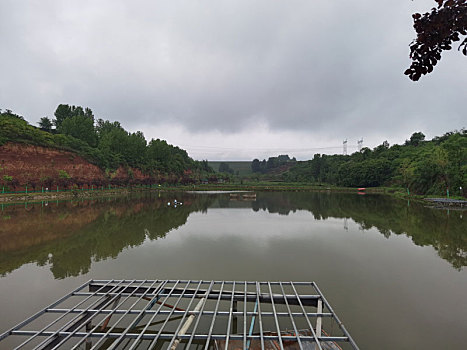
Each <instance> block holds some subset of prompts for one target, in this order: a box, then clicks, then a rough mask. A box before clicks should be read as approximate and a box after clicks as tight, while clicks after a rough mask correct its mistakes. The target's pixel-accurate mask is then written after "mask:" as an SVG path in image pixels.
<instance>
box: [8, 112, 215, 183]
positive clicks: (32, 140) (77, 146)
mask: <svg viewBox="0 0 467 350" xmlns="http://www.w3.org/2000/svg"><path fill="white" fill-rule="evenodd" d="M39 125H40V128H37V127H35V126H32V125H30V124H29V123H28V122H27V121H26V120H25V119H24V118H23V117H22V116H19V115H17V114H14V113H13V112H11V111H9V110H6V111H3V112H1V110H0V146H1V145H4V144H6V143H8V142H12V143H22V144H29V145H35V146H42V147H49V148H54V149H60V150H66V151H71V152H74V153H76V154H77V155H79V156H81V157H83V158H85V159H86V160H87V161H89V162H91V163H93V164H95V165H97V166H98V167H100V168H101V169H102V170H103V171H105V172H106V173H109V172H112V171H115V170H117V169H118V168H119V167H122V166H123V167H127V168H130V169H131V168H133V169H139V170H141V171H142V172H143V173H145V174H148V175H150V176H153V175H155V174H158V175H178V176H182V175H183V176H185V177H186V176H190V177H192V178H194V177H196V178H199V177H202V176H205V175H206V173H211V172H212V169H211V168H210V167H209V166H208V164H207V161H202V162H199V161H195V160H193V159H192V158H190V157H189V156H188V154H187V152H186V151H185V150H183V149H180V148H179V147H176V146H172V145H170V144H168V143H167V142H166V141H164V140H160V139H156V140H154V139H152V140H150V141H149V142H147V141H146V139H145V138H144V135H143V133H142V132H140V131H137V132H134V133H131V132H128V131H126V130H125V129H124V128H123V127H122V126H121V125H120V123H119V122H117V121H115V122H111V121H109V120H102V119H97V120H95V118H94V115H93V113H92V111H91V110H90V109H89V108H85V109H83V108H82V107H79V106H78V107H75V106H69V105H59V106H58V107H57V109H56V111H55V118H54V119H53V120H50V119H49V118H47V117H44V118H42V119H41V121H40V123H39Z"/></svg>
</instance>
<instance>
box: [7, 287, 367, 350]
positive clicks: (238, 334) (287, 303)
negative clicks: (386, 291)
mask: <svg viewBox="0 0 467 350" xmlns="http://www.w3.org/2000/svg"><path fill="white" fill-rule="evenodd" d="M2 342H8V343H7V344H6V345H7V346H8V347H9V348H14V349H24V348H28V349H59V348H60V349H78V348H82V347H85V348H86V349H100V348H105V349H117V348H118V349H137V348H138V349H139V348H143V349H153V348H158V349H159V348H165V349H171V350H174V349H176V348H180V349H181V348H185V349H189V348H204V349H219V348H223V349H229V348H232V349H234V348H235V349H237V348H243V349H272V348H274V349H288V348H291V347H293V348H299V349H310V348H312V349H320V350H341V349H344V348H346V349H358V346H357V345H356V344H355V342H354V340H353V339H352V338H351V336H350V335H349V333H348V332H347V330H346V328H345V327H344V325H343V324H342V322H341V321H340V320H339V318H338V317H337V315H336V314H335V313H334V311H333V310H332V308H331V306H330V305H329V303H328V302H327V300H326V299H325V298H324V296H323V294H322V293H321V291H320V290H319V288H318V287H317V285H316V284H315V283H314V282H251V281H249V282H247V281H241V282H240V281H191V280H190V281H188V280H91V281H88V282H86V283H84V284H83V285H81V286H80V287H78V288H76V289H75V290H74V291H72V292H71V293H69V294H67V295H65V296H64V297H62V298H60V299H59V300H57V301H56V302H54V303H52V304H51V305H49V306H48V307H46V308H44V309H42V310H41V311H39V312H38V313H36V314H35V315H33V316H31V317H30V318H28V319H27V320H25V321H23V322H21V323H19V324H18V325H16V326H14V327H13V328H11V329H10V330H8V331H6V332H5V333H3V334H1V335H0V347H2Z"/></svg>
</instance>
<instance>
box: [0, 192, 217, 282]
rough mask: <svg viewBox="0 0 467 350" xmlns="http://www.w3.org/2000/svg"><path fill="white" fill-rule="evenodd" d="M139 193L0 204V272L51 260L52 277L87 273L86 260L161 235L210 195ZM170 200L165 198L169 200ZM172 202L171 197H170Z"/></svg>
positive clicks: (202, 208) (110, 254)
mask: <svg viewBox="0 0 467 350" xmlns="http://www.w3.org/2000/svg"><path fill="white" fill-rule="evenodd" d="M177 198H178V200H179V201H181V202H182V203H183V205H179V206H177V207H174V206H173V205H171V206H169V205H168V199H167V196H160V197H159V196H158V197H154V196H139V197H137V198H112V199H98V200H92V201H78V202H52V203H50V202H49V203H44V202H42V203H34V204H29V205H27V206H24V207H23V206H8V207H6V208H5V207H4V208H3V210H2V212H1V214H2V216H1V227H0V273H1V274H2V275H5V274H6V273H8V272H11V271H13V270H15V269H17V268H19V267H20V266H22V265H23V264H26V263H30V262H36V263H37V264H39V265H45V264H51V271H52V273H53V275H54V277H55V278H65V277H68V276H77V275H80V274H84V273H87V272H88V271H89V270H90V267H91V263H92V261H99V260H103V259H106V258H109V257H111V258H115V257H117V256H118V254H119V253H120V252H121V251H122V250H124V249H125V248H128V247H134V246H138V245H141V244H142V243H143V242H144V241H145V240H146V239H149V240H156V239H160V238H163V237H165V235H166V234H167V233H168V232H169V231H170V230H172V229H175V228H177V227H179V226H181V225H184V224H185V223H186V221H187V218H188V216H189V215H190V213H191V212H194V211H206V210H207V208H208V207H209V203H210V202H212V200H213V199H212V198H209V197H207V196H205V197H199V198H194V197H193V196H183V195H182V194H180V195H178V196H177ZM169 201H170V199H169ZM172 201H173V199H172Z"/></svg>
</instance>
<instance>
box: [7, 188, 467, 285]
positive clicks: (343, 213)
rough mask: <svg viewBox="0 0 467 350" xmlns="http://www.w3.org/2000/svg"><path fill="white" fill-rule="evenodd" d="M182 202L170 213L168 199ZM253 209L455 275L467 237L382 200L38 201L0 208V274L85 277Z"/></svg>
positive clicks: (459, 224) (456, 218)
mask: <svg viewBox="0 0 467 350" xmlns="http://www.w3.org/2000/svg"><path fill="white" fill-rule="evenodd" d="M175 198H176V199H177V200H178V201H181V202H183V205H181V206H180V205H179V206H178V207H177V208H174V207H173V205H170V206H168V205H167V204H168V202H171V203H172V204H173V200H174V199H175ZM235 207H236V208H252V209H253V210H254V211H260V210H264V211H267V212H269V213H278V214H280V215H289V214H290V213H291V212H292V213H293V212H296V211H298V210H306V211H309V212H311V213H312V215H313V217H314V218H315V219H316V220H326V219H328V218H339V219H343V229H344V225H346V223H347V220H349V219H351V220H353V221H354V222H356V223H357V224H358V225H359V226H360V228H361V229H362V230H369V229H371V228H376V229H377V230H378V231H379V232H380V233H381V234H383V235H384V236H385V237H389V236H390V235H391V234H395V235H400V234H405V235H407V236H409V237H411V239H412V241H413V242H414V243H415V244H416V245H419V246H427V245H430V246H433V247H434V248H435V249H436V250H437V252H438V254H439V256H440V257H441V258H443V259H445V260H447V261H449V262H450V263H451V265H452V266H453V267H454V268H456V269H461V268H462V267H463V266H466V262H467V256H466V251H467V247H466V246H467V235H466V230H465V224H464V223H463V219H462V212H460V211H451V212H448V211H446V210H435V209H430V208H426V207H424V206H423V205H421V204H418V203H407V202H405V201H402V200H397V199H393V198H390V197H387V196H382V195H367V196H358V195H352V194H334V193H333V194H327V193H306V192H298V193H287V192H270V193H258V194H257V198H256V201H231V200H230V197H229V195H228V194H218V195H216V194H190V193H177V194H175V193H166V194H163V193H162V194H159V195H157V194H147V195H140V196H136V197H134V198H112V199H96V200H86V201H85V200H83V201H71V202H60V203H56V202H49V203H45V202H41V203H34V204H27V205H9V206H3V210H2V212H1V225H0V274H2V275H5V274H7V273H9V272H11V271H13V270H15V269H17V268H19V267H21V266H22V265H24V264H26V263H37V264H39V265H45V264H51V271H52V273H53V275H54V277H55V278H58V279H60V278H66V277H68V276H77V275H80V274H85V273H87V272H88V271H89V270H90V268H91V264H92V262H93V261H100V260H104V259H107V258H116V257H117V256H118V254H119V253H120V252H122V251H123V250H124V249H126V248H129V247H135V246H139V245H141V244H142V243H143V242H144V241H145V240H157V239H161V238H164V237H165V236H166V235H167V233H168V232H170V231H171V230H173V229H176V228H177V227H180V226H182V225H184V224H185V223H186V222H187V219H188V216H189V215H190V214H191V213H192V212H199V211H201V212H206V211H207V210H208V208H235Z"/></svg>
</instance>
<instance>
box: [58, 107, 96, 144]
mask: <svg viewBox="0 0 467 350" xmlns="http://www.w3.org/2000/svg"><path fill="white" fill-rule="evenodd" d="M57 131H58V132H60V133H62V134H65V135H70V136H73V137H75V138H77V139H79V140H83V141H84V142H86V143H87V144H88V145H90V146H92V147H95V146H96V144H97V135H96V132H95V130H94V121H93V120H92V119H91V118H89V117H86V116H84V114H83V115H75V116H73V117H69V118H66V119H65V120H64V121H63V122H62V123H61V125H60V127H58V129H57Z"/></svg>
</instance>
